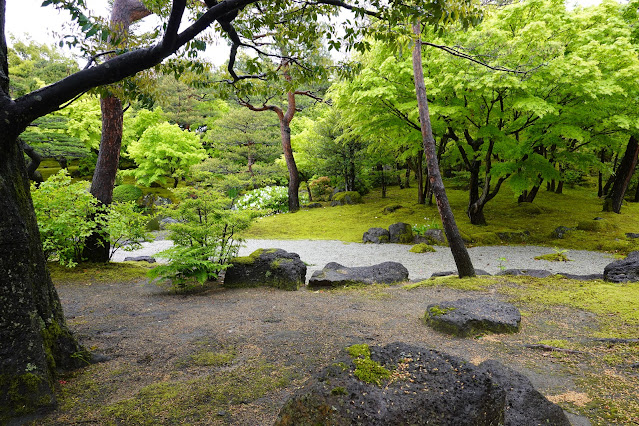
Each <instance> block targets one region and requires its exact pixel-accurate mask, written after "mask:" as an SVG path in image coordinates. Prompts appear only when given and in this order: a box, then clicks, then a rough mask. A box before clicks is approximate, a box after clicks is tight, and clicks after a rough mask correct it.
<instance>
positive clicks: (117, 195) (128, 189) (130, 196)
mask: <svg viewBox="0 0 639 426" xmlns="http://www.w3.org/2000/svg"><path fill="white" fill-rule="evenodd" d="M143 194H144V193H143V192H142V190H141V189H140V188H138V187H137V186H135V185H131V184H124V185H118V186H116V187H115V188H113V201H114V202H129V201H138V200H139V199H140V198H141V197H142V195H143Z"/></svg>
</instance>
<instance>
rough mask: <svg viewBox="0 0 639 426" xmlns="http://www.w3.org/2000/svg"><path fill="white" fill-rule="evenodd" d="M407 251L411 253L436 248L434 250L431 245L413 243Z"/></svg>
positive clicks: (427, 251) (431, 250) (432, 250)
mask: <svg viewBox="0 0 639 426" xmlns="http://www.w3.org/2000/svg"><path fill="white" fill-rule="evenodd" d="M409 251H410V252H411V253H430V252H434V251H437V250H435V249H434V248H433V246H430V245H428V244H424V243H421V244H415V245H414V246H413V247H411V248H410V250H409Z"/></svg>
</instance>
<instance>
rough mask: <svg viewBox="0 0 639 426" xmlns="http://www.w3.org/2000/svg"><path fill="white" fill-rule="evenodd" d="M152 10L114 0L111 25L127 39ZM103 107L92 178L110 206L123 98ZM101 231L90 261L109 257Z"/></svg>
mask: <svg viewBox="0 0 639 426" xmlns="http://www.w3.org/2000/svg"><path fill="white" fill-rule="evenodd" d="M150 14H151V12H149V11H148V10H147V8H146V7H145V6H144V4H142V2H140V1H139V0H115V1H114V2H113V7H112V11H111V23H110V24H111V28H112V29H114V31H115V32H117V33H118V34H119V35H120V36H122V38H123V39H126V36H127V34H128V32H129V27H130V26H131V24H132V23H133V22H135V21H138V20H140V19H142V18H144V17H146V16H148V15H150ZM109 41H112V40H109ZM100 109H101V110H102V137H101V139H100V150H99V152H98V162H97V164H96V165H95V171H94V173H93V179H92V180H91V194H92V195H93V196H94V197H95V198H97V199H98V201H100V203H101V204H102V205H104V206H108V205H109V204H111V201H112V200H113V186H114V183H115V175H116V173H117V172H118V164H119V162H120V148H121V147H122V128H123V120H122V118H123V115H124V112H123V110H122V101H121V100H120V99H118V98H116V97H115V96H111V95H106V96H103V97H102V98H101V99H100ZM176 186H177V184H176ZM100 231H101V230H100V228H99V227H98V228H97V229H96V231H95V232H94V233H93V234H91V235H90V236H89V237H88V238H87V240H86V245H85V249H84V252H83V257H85V258H86V259H87V260H88V261H89V262H108V261H109V253H110V250H109V248H110V247H109V239H108V236H106V235H104V233H103V232H100Z"/></svg>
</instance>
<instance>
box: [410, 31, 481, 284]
mask: <svg viewBox="0 0 639 426" xmlns="http://www.w3.org/2000/svg"><path fill="white" fill-rule="evenodd" d="M413 33H414V34H415V46H414V47H413V73H414V76H415V92H416V95H417V105H418V107H419V117H420V125H421V129H422V140H423V143H424V153H425V154H426V160H427V162H428V179H429V181H430V184H431V186H432V188H433V193H434V194H435V199H436V200H437V209H438V210H439V215H440V216H441V219H442V225H443V226H444V232H445V233H446V238H447V239H448V244H449V245H450V249H451V251H452V253H453V258H454V259H455V264H456V265H457V273H458V274H459V277H460V278H464V277H474V276H475V268H474V267H473V263H472V261H471V260H470V256H469V255H468V250H466V246H465V245H464V242H463V241H462V238H461V235H460V234H459V230H458V229H457V224H456V223H455V217H454V216H453V211H452V210H451V208H450V204H449V203H448V197H447V196H446V189H445V188H444V183H443V182H442V177H441V174H440V172H439V164H438V161H437V151H436V147H435V138H434V137H433V131H432V128H431V124H430V115H429V113H428V98H427V97H426V84H425V83H424V71H423V69H422V42H421V26H420V24H419V22H415V23H413Z"/></svg>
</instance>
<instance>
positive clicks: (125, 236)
mask: <svg viewBox="0 0 639 426" xmlns="http://www.w3.org/2000/svg"><path fill="white" fill-rule="evenodd" d="M150 219H153V216H148V215H145V214H143V213H141V212H140V211H139V209H138V208H137V204H136V203H135V202H134V201H129V202H126V201H125V202H114V203H111V204H110V205H109V206H108V208H107V213H106V216H105V218H104V220H105V224H104V229H103V231H104V232H106V233H107V235H108V236H109V243H110V245H111V250H110V252H109V259H111V257H113V254H114V253H115V252H116V251H118V250H119V249H124V250H125V251H133V250H138V249H140V248H142V244H141V242H142V241H151V239H152V236H151V234H150V233H149V232H148V231H147V226H146V225H147V223H148V222H149V220H150Z"/></svg>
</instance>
